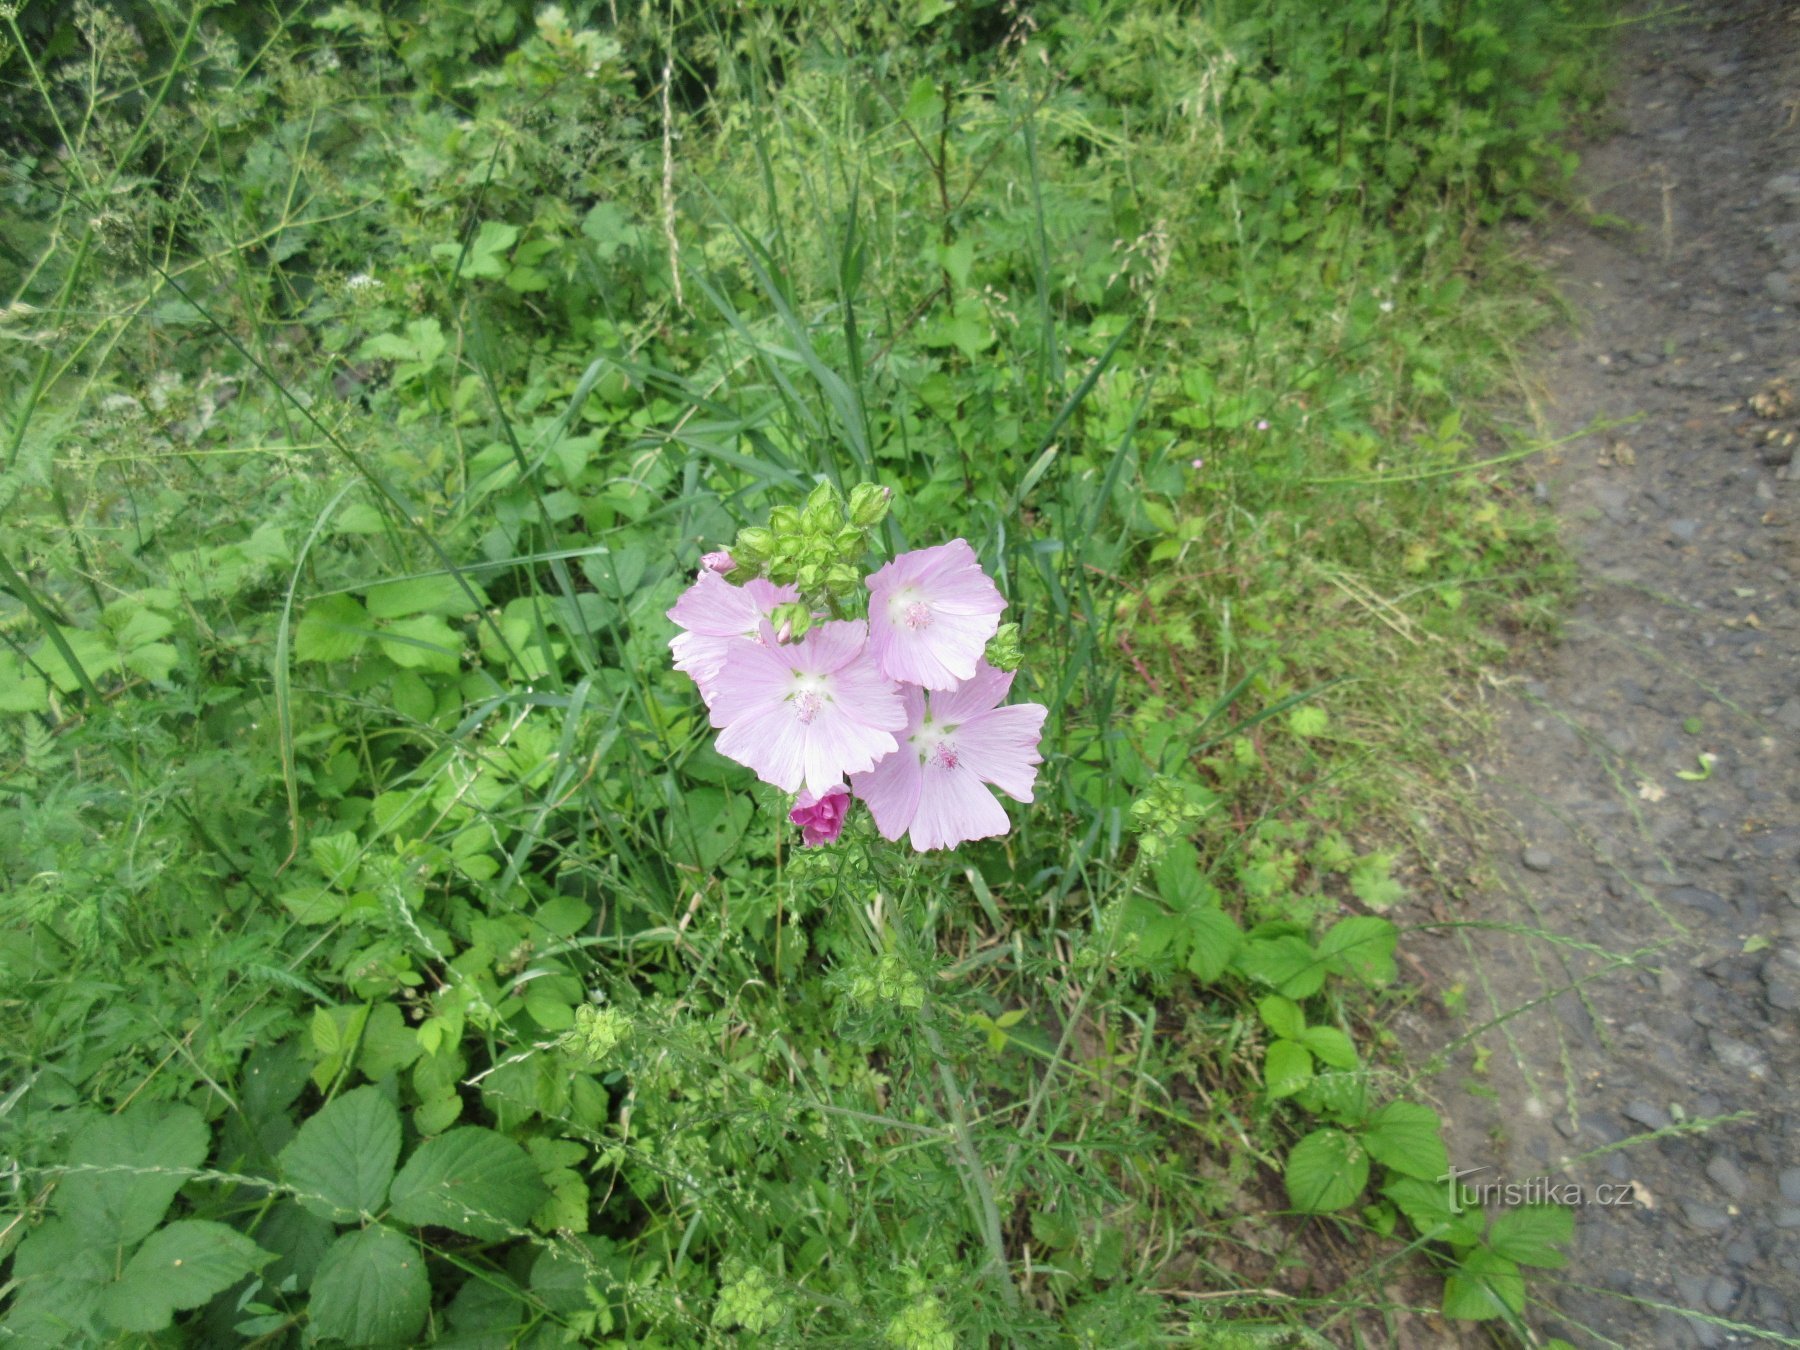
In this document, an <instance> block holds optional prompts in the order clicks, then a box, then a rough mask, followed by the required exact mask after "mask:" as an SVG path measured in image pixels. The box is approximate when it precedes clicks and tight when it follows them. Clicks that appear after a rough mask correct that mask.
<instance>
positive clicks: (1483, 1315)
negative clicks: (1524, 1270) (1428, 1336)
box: [1444, 1247, 1525, 1322]
mask: <svg viewBox="0 0 1800 1350" xmlns="http://www.w3.org/2000/svg"><path fill="white" fill-rule="evenodd" d="M1524 1310H1525V1277H1524V1276H1523V1275H1521V1274H1519V1268H1518V1267H1517V1266H1516V1265H1514V1264H1513V1263H1512V1262H1511V1261H1508V1260H1507V1259H1506V1258H1505V1257H1504V1256H1499V1255H1496V1254H1495V1253H1494V1252H1491V1251H1488V1250H1487V1249H1486V1248H1485V1247H1478V1248H1476V1249H1475V1250H1474V1251H1472V1252H1470V1253H1469V1255H1468V1256H1467V1257H1466V1258H1464V1260H1463V1263H1462V1265H1461V1266H1460V1267H1458V1269H1457V1272H1456V1274H1454V1275H1452V1276H1451V1277H1450V1278H1449V1279H1447V1280H1445V1281H1444V1316H1445V1317H1456V1318H1460V1319H1461V1320H1463V1321H1465V1322H1484V1321H1487V1320H1488V1319H1490V1318H1494V1317H1502V1316H1504V1315H1505V1314H1506V1313H1507V1312H1509V1311H1510V1312H1512V1313H1514V1314H1517V1313H1520V1312H1523V1311H1524Z"/></svg>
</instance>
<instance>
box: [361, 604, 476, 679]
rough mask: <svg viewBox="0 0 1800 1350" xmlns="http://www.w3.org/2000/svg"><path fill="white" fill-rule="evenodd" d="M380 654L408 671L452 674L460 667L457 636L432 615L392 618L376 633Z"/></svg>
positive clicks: (447, 625) (460, 647) (460, 654)
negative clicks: (431, 671)
mask: <svg viewBox="0 0 1800 1350" xmlns="http://www.w3.org/2000/svg"><path fill="white" fill-rule="evenodd" d="M377 641H379V642H380V644H381V653H382V655H383V656H385V657H387V659H388V660H390V661H392V662H393V663H394V664H395V665H397V666H404V667H405V668H407V669H408V670H435V671H437V672H439V673H440V674H444V675H454V674H456V673H457V671H458V670H460V669H461V667H462V649H463V641H462V637H461V635H460V634H458V633H457V631H456V630H455V629H454V628H452V627H451V626H450V625H449V624H447V623H445V622H444V621H443V620H442V619H440V618H439V617H438V616H437V615H435V614H418V615H414V616H413V617H412V618H410V619H396V620H394V621H393V622H392V623H389V624H386V625H384V626H383V627H382V628H381V630H380V632H379V633H378V634H377Z"/></svg>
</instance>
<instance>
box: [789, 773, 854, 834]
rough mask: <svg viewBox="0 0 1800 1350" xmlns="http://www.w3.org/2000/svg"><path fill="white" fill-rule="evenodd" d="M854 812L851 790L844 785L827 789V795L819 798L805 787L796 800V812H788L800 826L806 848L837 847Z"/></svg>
mask: <svg viewBox="0 0 1800 1350" xmlns="http://www.w3.org/2000/svg"><path fill="white" fill-rule="evenodd" d="M849 813H850V789H849V788H847V787H845V786H844V785H843V784H842V783H838V784H836V785H834V786H832V787H828V788H826V789H825V793H824V795H823V796H820V797H815V796H813V794H812V793H811V792H810V791H808V790H807V789H805V788H801V789H800V795H799V796H798V797H796V798H795V799H794V809H793V810H792V811H789V812H788V819H789V820H791V821H793V822H794V824H796V825H798V826H799V827H800V838H801V841H802V843H803V844H804V845H806V846H809V847H810V846H812V845H814V844H834V843H836V842H837V837H838V835H840V834H842V833H843V831H844V817H845V816H846V815H848V814H849Z"/></svg>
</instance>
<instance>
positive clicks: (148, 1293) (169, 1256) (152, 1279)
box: [100, 1219, 275, 1332]
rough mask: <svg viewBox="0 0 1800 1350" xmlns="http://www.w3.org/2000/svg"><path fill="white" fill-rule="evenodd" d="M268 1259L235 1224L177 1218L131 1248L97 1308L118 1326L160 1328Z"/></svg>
mask: <svg viewBox="0 0 1800 1350" xmlns="http://www.w3.org/2000/svg"><path fill="white" fill-rule="evenodd" d="M274 1259H275V1254H274V1253H273V1252H266V1251H264V1250H263V1249H262V1248H261V1247H258V1246H257V1245H256V1244H255V1243H254V1242H252V1241H251V1240H250V1239H249V1238H247V1237H245V1236H244V1235H243V1234H242V1233H240V1232H238V1231H237V1229H235V1228H227V1227H226V1226H225V1225H224V1224H222V1223H213V1222H211V1221H210V1220H207V1219H183V1220H181V1221H180V1222H178V1223H172V1224H170V1225H169V1226H168V1227H167V1228H159V1229H158V1230H157V1231H156V1232H154V1233H152V1234H151V1235H150V1236H149V1238H148V1239H147V1240H146V1241H145V1242H144V1245H143V1246H142V1247H139V1248H138V1249H137V1252H136V1254H135V1255H133V1256H132V1258H131V1260H130V1261H128V1262H126V1264H125V1269H124V1270H123V1271H122V1272H120V1274H119V1278H118V1281H117V1282H116V1283H114V1284H112V1285H109V1286H108V1287H107V1289H106V1292H105V1293H104V1294H103V1295H102V1296H101V1300H100V1307H101V1311H102V1312H104V1313H105V1314H106V1317H107V1320H108V1321H110V1322H112V1323H113V1325H115V1326H117V1327H119V1328H120V1329H122V1330H124V1331H140V1332H151V1331H161V1330H162V1329H163V1328H164V1327H166V1326H168V1325H169V1323H170V1322H172V1321H174V1319H175V1313H176V1312H177V1311H178V1310H180V1309H183V1308H198V1307H199V1306H200V1305H201V1304H202V1303H205V1302H206V1301H207V1300H208V1299H210V1298H212V1296H213V1295H214V1294H217V1293H218V1292H219V1291H220V1290H223V1289H227V1288H229V1287H230V1286H231V1285H232V1284H234V1283H236V1282H237V1281H238V1280H240V1279H242V1278H243V1277H244V1276H245V1275H248V1274H249V1273H250V1272H251V1271H253V1270H257V1269H259V1268H261V1267H262V1266H263V1265H265V1264H267V1263H268V1262H270V1261H272V1260H274Z"/></svg>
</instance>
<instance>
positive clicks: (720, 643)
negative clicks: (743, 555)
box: [669, 568, 800, 708]
mask: <svg viewBox="0 0 1800 1350" xmlns="http://www.w3.org/2000/svg"><path fill="white" fill-rule="evenodd" d="M799 597H800V592H799V591H798V590H796V589H795V588H794V587H792V586H777V585H776V584H775V583H774V582H772V581H764V580H763V579H762V578H760V577H755V578H752V579H751V580H749V581H746V582H745V583H744V584H743V585H742V586H733V585H732V584H731V583H730V582H729V581H726V580H725V579H724V578H723V577H721V576H720V575H719V574H718V573H717V572H716V571H713V570H712V569H711V568H708V569H706V570H704V571H702V572H701V573H700V579H699V580H698V581H696V582H695V583H694V584H693V585H692V586H689V587H688V588H687V590H685V591H683V592H682V593H681V599H679V600H677V601H676V602H675V608H673V609H671V610H670V611H669V618H670V619H671V620H673V621H674V622H675V623H677V624H679V625H680V626H681V627H682V628H684V629H686V630H687V631H686V632H683V633H677V634H676V635H675V636H674V637H672V638H670V639H669V650H670V651H671V652H673V653H674V654H675V669H677V670H679V671H683V672H685V673H686V674H687V675H688V676H689V677H690V678H691V679H692V680H693V681H694V683H695V684H697V685H699V686H700V697H701V698H702V699H704V700H705V702H706V705H707V707H709V708H710V707H711V706H712V701H713V685H714V683H715V682H716V681H717V680H718V678H719V671H720V670H721V669H722V668H723V667H724V665H725V654H726V653H727V652H729V651H730V650H731V649H732V648H733V647H735V646H738V645H740V644H747V645H752V646H753V645H755V644H756V643H759V642H761V641H762V626H763V621H764V620H765V619H767V618H768V617H769V615H770V613H772V612H773V611H774V609H775V606H777V605H779V604H783V603H785V602H787V601H789V600H797V599H799Z"/></svg>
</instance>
